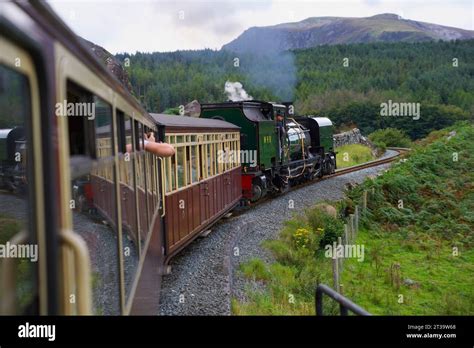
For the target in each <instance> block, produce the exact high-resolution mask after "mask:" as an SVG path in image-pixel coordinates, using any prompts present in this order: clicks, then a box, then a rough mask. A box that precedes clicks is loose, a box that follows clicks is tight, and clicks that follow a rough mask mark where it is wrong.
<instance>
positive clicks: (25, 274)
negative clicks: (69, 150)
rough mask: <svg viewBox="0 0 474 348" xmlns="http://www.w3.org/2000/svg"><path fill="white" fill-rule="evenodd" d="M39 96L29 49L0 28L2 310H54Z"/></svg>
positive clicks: (31, 312)
mask: <svg viewBox="0 0 474 348" xmlns="http://www.w3.org/2000/svg"><path fill="white" fill-rule="evenodd" d="M39 100H40V99H39V89H38V81H37V79H36V74H35V67H34V63H33V61H32V60H31V58H30V56H29V54H28V53H27V52H26V51H23V50H22V49H20V48H19V47H17V46H16V45H14V44H13V43H12V42H11V41H8V40H7V39H6V38H5V37H3V36H2V35H1V32H0V314H1V315H25V314H26V315H28V314H29V315H38V314H48V313H52V314H55V313H54V312H55V302H54V297H53V296H52V295H51V292H48V285H50V284H48V279H47V277H48V273H47V260H46V257H47V256H48V257H52V255H53V254H52V253H51V254H50V253H48V251H49V249H47V247H46V244H47V243H46V242H47V237H48V238H49V236H46V232H45V224H46V223H45V214H44V209H45V207H44V206H45V204H44V194H43V190H44V183H43V180H42V178H43V172H42V152H41V146H42V144H41V141H40V140H41V134H40V129H41V127H40V122H41V119H40V101H39ZM52 229H53V228H51V229H48V233H52ZM53 273H54V272H50V275H51V279H50V280H52V279H54V277H53V276H54V274H53ZM48 293H49V294H50V295H51V296H52V297H53V298H52V299H51V300H50V299H48ZM49 300H50V301H49ZM48 301H49V304H48Z"/></svg>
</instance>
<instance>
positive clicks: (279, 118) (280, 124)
mask: <svg viewBox="0 0 474 348" xmlns="http://www.w3.org/2000/svg"><path fill="white" fill-rule="evenodd" d="M275 121H276V126H277V131H278V139H279V142H280V144H279V145H280V146H279V148H280V161H282V160H283V148H284V146H285V138H286V130H285V123H284V117H283V115H282V114H281V113H277V115H276V117H275Z"/></svg>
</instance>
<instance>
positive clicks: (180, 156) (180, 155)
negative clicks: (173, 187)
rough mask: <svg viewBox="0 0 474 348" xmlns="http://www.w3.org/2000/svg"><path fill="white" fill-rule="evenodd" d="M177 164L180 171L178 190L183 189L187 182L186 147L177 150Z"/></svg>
mask: <svg viewBox="0 0 474 348" xmlns="http://www.w3.org/2000/svg"><path fill="white" fill-rule="evenodd" d="M175 156H176V164H177V171H178V188H181V187H183V186H184V185H185V180H186V166H185V163H186V162H185V152H184V147H182V146H181V147H178V148H177V149H176V155H175Z"/></svg>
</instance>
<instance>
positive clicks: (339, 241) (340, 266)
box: [337, 237, 344, 273]
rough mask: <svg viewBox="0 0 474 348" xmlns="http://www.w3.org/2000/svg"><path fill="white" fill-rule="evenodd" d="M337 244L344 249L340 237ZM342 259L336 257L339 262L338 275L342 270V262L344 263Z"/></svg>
mask: <svg viewBox="0 0 474 348" xmlns="http://www.w3.org/2000/svg"><path fill="white" fill-rule="evenodd" d="M337 243H338V244H339V245H340V246H342V247H344V245H343V244H342V238H341V237H337ZM343 259H344V257H341V258H339V257H338V260H339V273H342V268H343V265H342V262H343V261H344V260H343Z"/></svg>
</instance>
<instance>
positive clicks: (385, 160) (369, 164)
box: [321, 147, 410, 180]
mask: <svg viewBox="0 0 474 348" xmlns="http://www.w3.org/2000/svg"><path fill="white" fill-rule="evenodd" d="M387 149H388V150H392V151H397V152H398V155H395V156H391V157H388V158H382V159H378V160H374V161H370V162H366V163H362V164H358V165H355V166H351V167H346V168H341V169H338V170H336V172H335V173H334V174H331V175H328V176H325V177H323V178H322V179H321V180H324V179H330V178H333V177H335V176H339V175H343V174H347V173H352V172H356V171H358V170H362V169H366V168H370V167H375V166H379V165H381V164H385V163H390V162H393V161H395V160H396V159H397V158H400V156H402V155H403V154H405V153H407V152H408V151H410V149H408V148H403V147H388V148H387Z"/></svg>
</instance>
